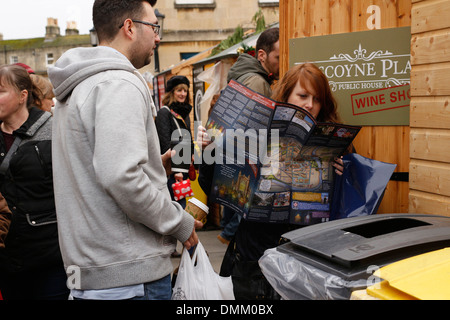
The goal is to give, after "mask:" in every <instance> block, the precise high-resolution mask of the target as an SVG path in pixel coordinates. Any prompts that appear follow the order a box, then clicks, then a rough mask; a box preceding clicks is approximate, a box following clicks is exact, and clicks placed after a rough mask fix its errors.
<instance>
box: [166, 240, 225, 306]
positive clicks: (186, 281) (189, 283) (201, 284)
mask: <svg viewBox="0 0 450 320" xmlns="http://www.w3.org/2000/svg"><path fill="white" fill-rule="evenodd" d="M172 300H234V293H233V283H232V281H231V277H221V276H219V275H218V274H217V273H216V272H215V271H214V269H213V267H212V265H211V263H210V261H209V258H208V255H207V254H206V251H205V249H204V248H203V245H202V244H201V243H200V242H199V243H198V244H197V247H196V249H195V252H194V254H193V255H192V258H191V256H190V255H189V252H188V251H187V250H186V248H184V249H183V255H182V256H181V261H180V266H179V268H178V275H177V279H176V281H175V286H174V287H173V293H172Z"/></svg>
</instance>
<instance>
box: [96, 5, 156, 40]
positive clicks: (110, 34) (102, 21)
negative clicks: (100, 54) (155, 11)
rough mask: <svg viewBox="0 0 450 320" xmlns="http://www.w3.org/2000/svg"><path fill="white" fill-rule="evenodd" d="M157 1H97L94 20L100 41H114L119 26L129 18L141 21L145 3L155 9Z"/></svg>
mask: <svg viewBox="0 0 450 320" xmlns="http://www.w3.org/2000/svg"><path fill="white" fill-rule="evenodd" d="M156 1H157V0H95V2H94V6H93V8H92V20H93V22H94V28H95V30H96V31H97V36H98V38H99V40H100V41H102V40H112V39H114V37H115V36H116V35H117V32H119V26H120V25H121V24H122V23H123V22H124V21H125V20H126V19H128V18H131V19H136V20H139V19H141V18H142V15H143V13H144V12H143V10H142V9H143V6H142V3H143V2H148V3H150V5H151V6H152V7H153V6H154V5H155V4H156Z"/></svg>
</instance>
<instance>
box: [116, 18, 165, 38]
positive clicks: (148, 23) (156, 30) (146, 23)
mask: <svg viewBox="0 0 450 320" xmlns="http://www.w3.org/2000/svg"><path fill="white" fill-rule="evenodd" d="M131 21H133V22H134V23H141V24H145V25H146V26H150V27H152V29H153V32H155V34H156V35H159V30H160V29H161V26H160V25H159V24H154V23H150V22H145V21H140V20H131ZM122 27H123V24H122V25H121V26H120V27H119V29H120V28H122Z"/></svg>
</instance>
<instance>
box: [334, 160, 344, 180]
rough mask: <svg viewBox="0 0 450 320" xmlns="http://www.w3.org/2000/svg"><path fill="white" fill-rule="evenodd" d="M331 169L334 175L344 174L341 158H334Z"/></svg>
mask: <svg viewBox="0 0 450 320" xmlns="http://www.w3.org/2000/svg"><path fill="white" fill-rule="evenodd" d="M333 167H334V171H335V172H336V174H338V175H340V176H342V173H343V172H344V161H343V160H342V157H340V158H334V163H333Z"/></svg>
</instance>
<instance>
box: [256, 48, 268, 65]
mask: <svg viewBox="0 0 450 320" xmlns="http://www.w3.org/2000/svg"><path fill="white" fill-rule="evenodd" d="M256 58H257V59H258V61H260V62H261V63H265V61H266V60H267V53H266V52H265V51H264V50H263V49H259V50H258V55H257V57H256Z"/></svg>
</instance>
